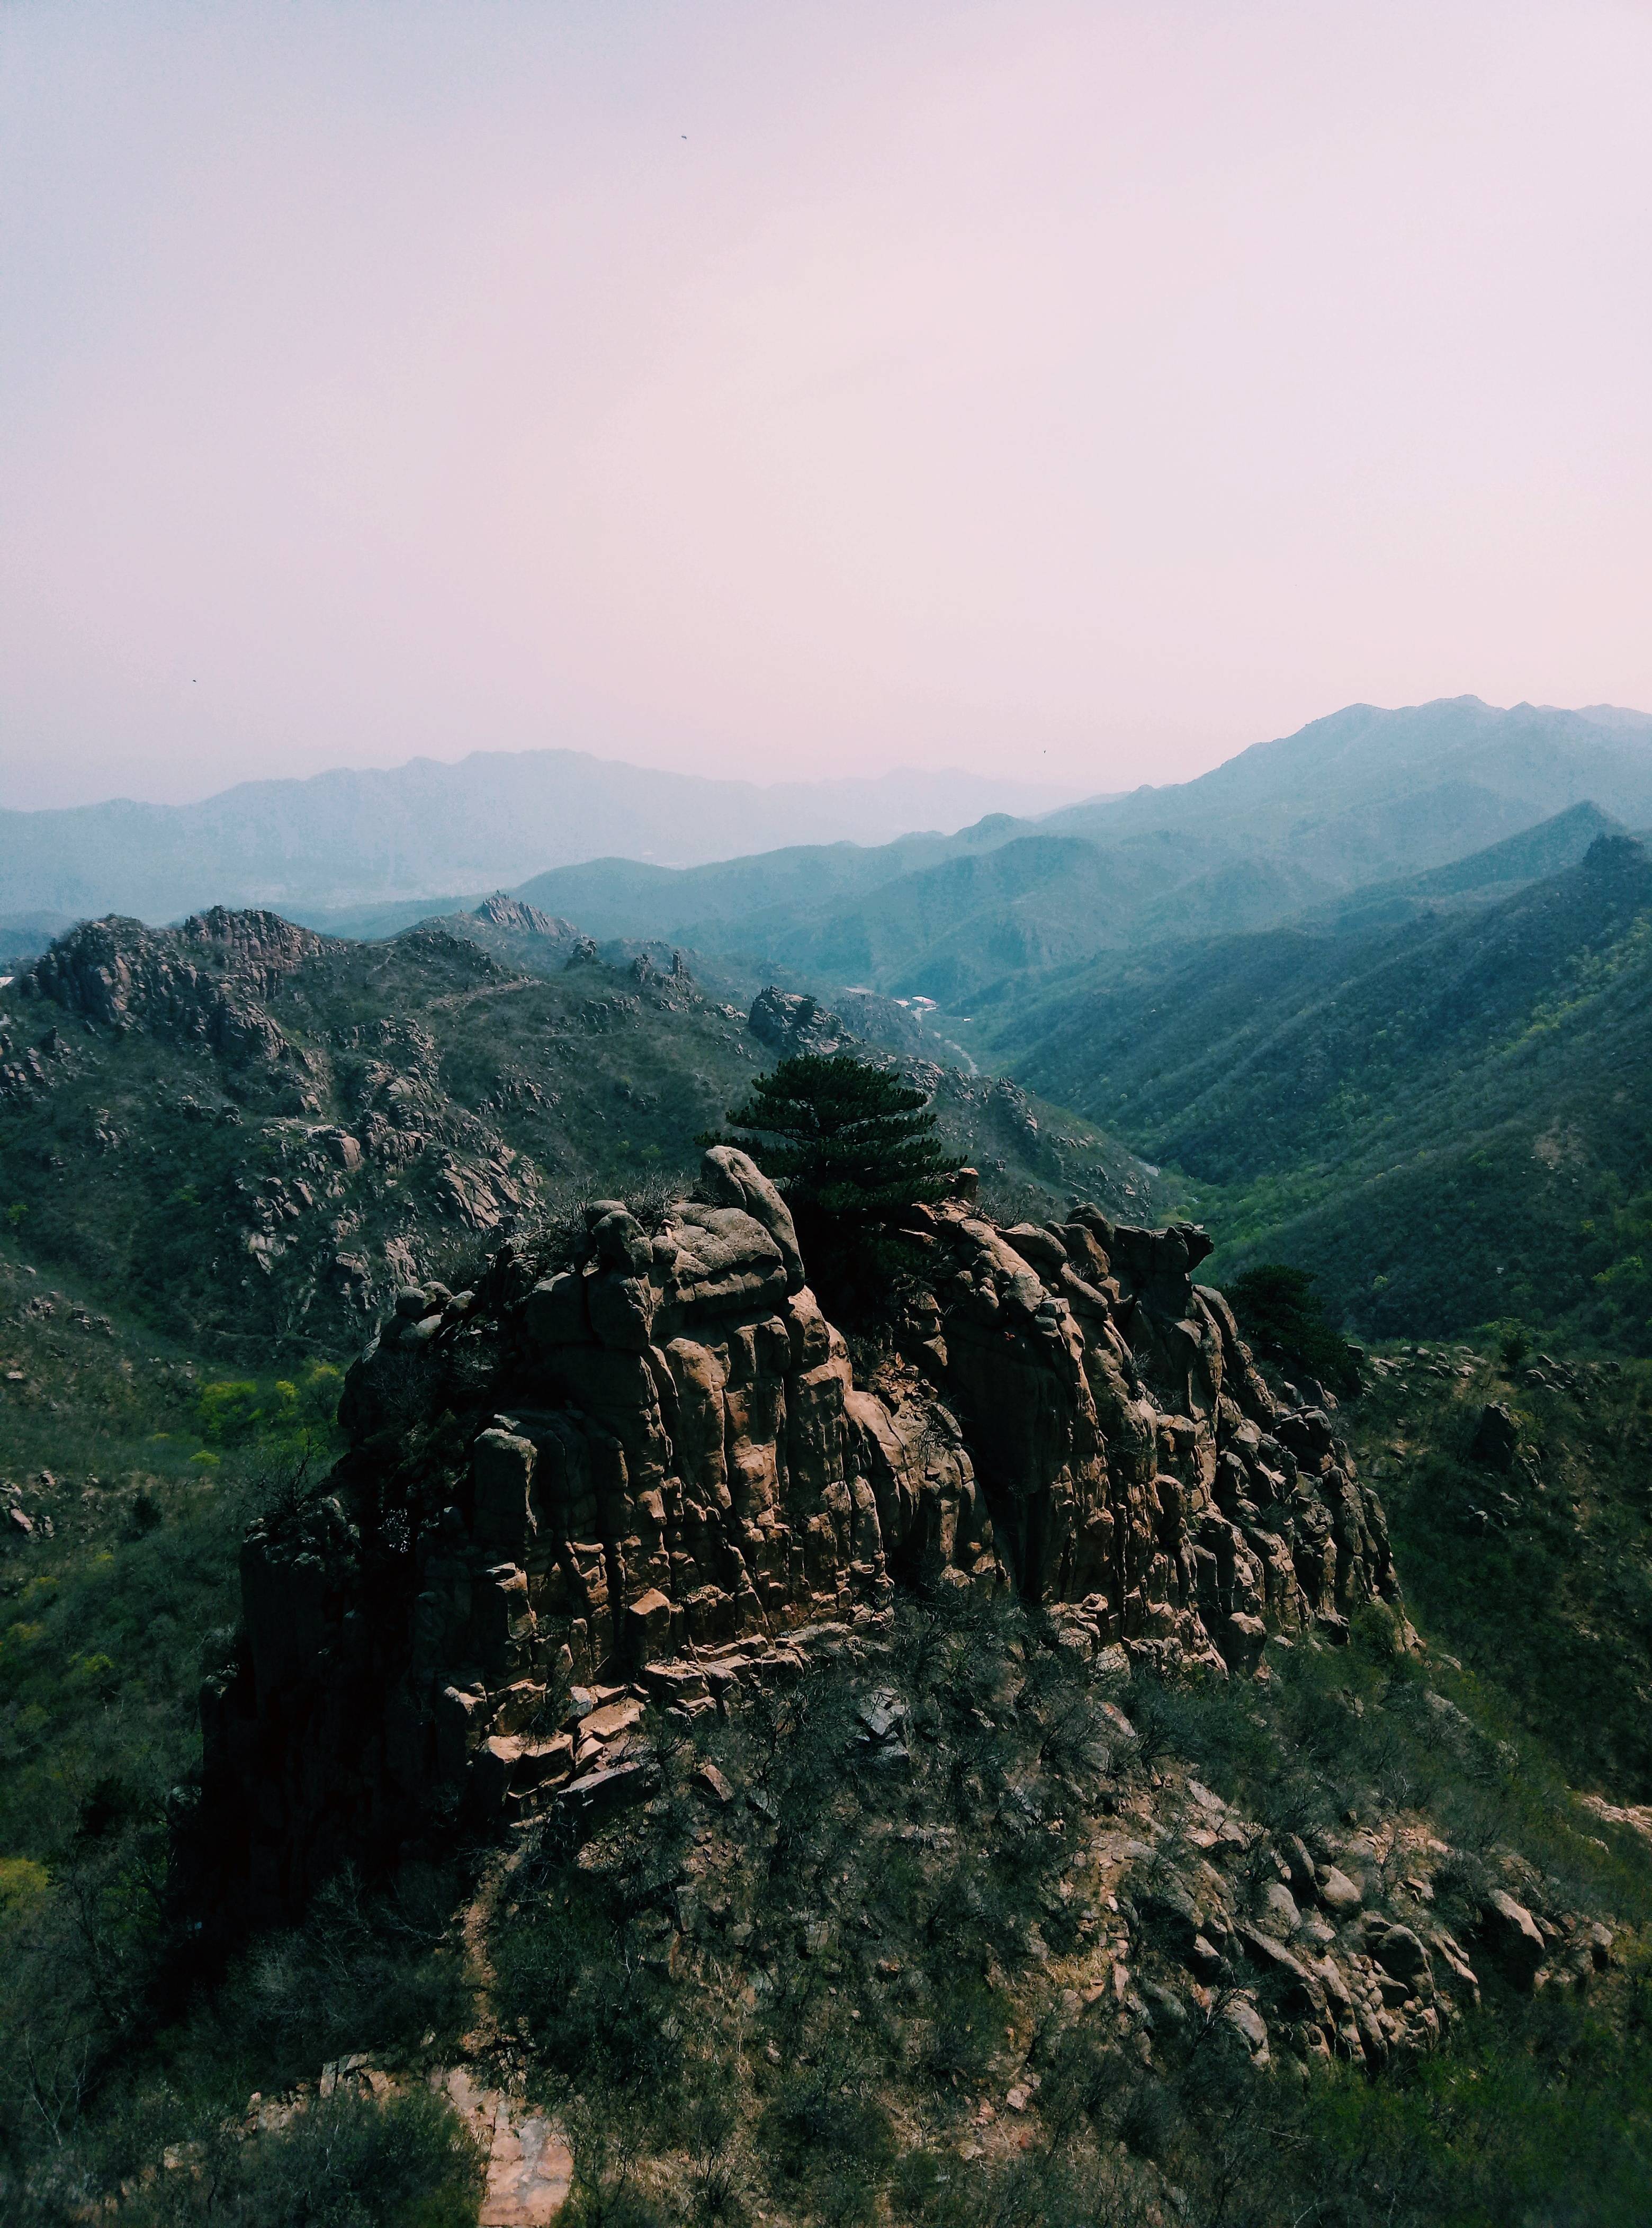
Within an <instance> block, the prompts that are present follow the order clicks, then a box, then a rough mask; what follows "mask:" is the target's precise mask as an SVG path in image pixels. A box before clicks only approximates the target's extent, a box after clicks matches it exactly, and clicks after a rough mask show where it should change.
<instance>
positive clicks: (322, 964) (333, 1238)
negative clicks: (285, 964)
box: [0, 923, 1149, 1444]
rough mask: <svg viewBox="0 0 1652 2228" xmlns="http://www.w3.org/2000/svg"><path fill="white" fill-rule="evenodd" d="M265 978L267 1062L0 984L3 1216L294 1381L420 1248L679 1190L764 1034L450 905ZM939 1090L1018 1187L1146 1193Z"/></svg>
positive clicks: (625, 971)
mask: <svg viewBox="0 0 1652 2228" xmlns="http://www.w3.org/2000/svg"><path fill="white" fill-rule="evenodd" d="M460 925H461V926H463V925H464V924H460ZM472 926H473V927H474V928H475V930H476V932H477V934H478V935H479V934H482V933H483V932H484V931H485V929H486V924H483V923H477V924H472ZM133 933H135V934H139V933H141V932H138V931H136V930H135V929H134V930H133ZM517 941H518V942H519V943H522V942H528V943H531V941H532V939H525V938H518V939H517ZM209 948H210V947H209ZM228 948H229V947H228V946H226V947H225V948H224V949H225V950H227V949H228ZM145 949H146V951H150V955H151V957H159V958H160V959H162V960H165V959H166V958H167V957H169V956H174V957H175V956H176V955H173V954H171V947H170V945H169V944H167V942H166V940H165V939H164V938H156V939H155V940H154V944H153V946H152V947H151V946H146V947H145ZM557 949H558V951H559V952H560V950H561V947H560V946H558V947H557ZM191 951H193V952H194V953H195V957H200V951H199V949H198V947H193V946H192V947H191ZM218 956H219V957H222V956H223V953H222V952H220V953H219V954H218ZM190 964H191V966H193V964H194V960H193V959H191V961H190ZM259 988H260V995H259V999H258V1001H257V1002H256V1004H255V1007H254V1008H253V1010H254V1011H255V1012H256V1013H257V1015H259V1016H261V1017H262V1021H263V1022H266V1023H267V1024H268V1025H269V1026H270V1028H271V1030H272V1037H271V1039H270V1040H269V1042H271V1043H272V1044H273V1045H274V1047H275V1050H274V1052H273V1053H272V1055H271V1056H270V1057H269V1058H267V1059H266V1057H265V1056H264V1053H262V1052H259V1051H257V1050H255V1051H254V1052H253V1053H250V1054H249V1053H247V1048H246V1045H245V1043H244V1042H243V1041H242V1040H241V1039H240V1038H237V1039H234V1040H229V1041H228V1042H227V1045H226V1044H221V1043H218V1042H216V1041H215V1040H213V1039H212V1036H211V1033H210V1032H208V1033H206V1034H195V1033H194V1032H190V1031H184V1030H182V1029H175V1028H174V1027H173V1025H172V1024H171V1023H170V1022H169V1021H167V1020H166V1018H165V1015H164V1013H163V1014H162V1015H161V1016H160V1017H158V1018H157V1020H156V1021H154V1022H153V1024H152V1025H151V1023H150V1020H149V1019H148V1018H147V1017H146V1015H144V1012H143V1010H142V1009H141V1008H140V1010H139V1011H138V1014H137V1015H136V1016H135V1017H134V1018H135V1025H134V1026H132V1027H129V1028H123V1029H121V1030H119V1031H116V1030H113V1029H106V1028H99V1027H97V1026H94V1025H89V1026H86V1027H84V1028H83V1027H81V1026H80V1025H79V1024H78V1023H77V1024H76V1026H75V1027H74V1030H73V1033H71V1032H70V1030H69V1029H68V1028H66V1027H63V1026H61V1024H63V1023H64V1021H65V1016H64V1015H63V1013H62V1011H61V1008H57V1007H55V1006H51V1005H46V1004H43V1003H42V1002H41V1001H38V1000H31V1001H22V1000H19V999H18V998H17V997H16V993H15V991H12V992H7V993H5V994H4V995H3V996H0V1052H3V1050H4V1049H5V1048H6V1047H7V1046H8V1045H10V1046H13V1047H22V1046H23V1045H25V1044H28V1045H31V1046H33V1047H35V1050H36V1053H37V1056H38V1066H39V1069H40V1074H41V1081H40V1082H39V1084H38V1085H37V1086H36V1085H32V1084H31V1085H30V1086H29V1088H28V1089H27V1090H26V1091H22V1092H18V1093H14V1094H13V1095H12V1096H10V1097H9V1098H4V1099H0V1156H3V1162H4V1166H5V1168H6V1172H7V1188H8V1190H9V1191H10V1192H11V1193H12V1194H14V1196H13V1199H12V1202H11V1207H10V1220H11V1223H12V1226H13V1229H14V1231H15V1232H16V1234H17V1235H18V1236H19V1237H21V1236H22V1233H24V1232H26V1233H27V1240H28V1244H29V1249H30V1252H31V1257H32V1258H33V1259H34V1260H35V1262H36V1263H37V1264H40V1265H42V1268H46V1267H48V1266H49V1265H50V1264H59V1266H60V1269H61V1272H62V1273H67V1272H68V1271H69V1270H70V1269H71V1268H72V1269H73V1272H74V1275H75V1277H77V1278H80V1279H84V1280H86V1281H87V1282H88V1283H90V1284H93V1285H94V1286H95V1287H96V1288H97V1289H99V1290H105V1291H109V1292H118V1293H119V1294H120V1295H121V1298H122V1302H123V1304H125V1305H126V1306H129V1307H131V1308H132V1309H135V1310H137V1311H138V1312H139V1313H141V1314H142V1315H143V1316H144V1317H145V1318H146V1319H147V1320H148V1321H149V1322H151V1323H152V1324H154V1325H155V1326H156V1327H157V1329H160V1330H163V1331H164V1332H165V1333H166V1334H167V1335H170V1337H173V1338H176V1339H178V1340H181V1341H182V1342H183V1343H184V1344H185V1345H187V1346H188V1347H189V1349H190V1350H191V1352H192V1353H195V1354H202V1355H210V1356H212V1357H213V1358H214V1360H215V1364H216V1367H215V1375H216V1376H218V1377H221V1378H222V1379H224V1380H226V1381H230V1382H235V1381H240V1380H245V1379H246V1378H247V1376H248V1375H249V1374H250V1373H252V1372H253V1370H254V1369H255V1368H256V1369H261V1368H264V1367H268V1366H269V1365H270V1363H271V1361H272V1360H274V1361H276V1362H277V1363H278V1364H279V1374H280V1375H281V1376H282V1377H283V1378H285V1379H286V1380H288V1381H291V1382H293V1383H296V1384H298V1386H300V1389H301V1391H302V1387H303V1384H304V1378H303V1364H304V1361H305V1360H306V1359H309V1358H317V1359H323V1360H335V1361H336V1360H346V1359H348V1358H349V1356H350V1355H351V1354H354V1352H355V1350H356V1349H357V1348H358V1347H359V1345H360V1344H361V1342H362V1337H363V1335H364V1333H365V1331H366V1329H367V1328H368V1322H370V1320H371V1310H372V1309H374V1308H375V1307H377V1306H381V1305H382V1304H384V1303H385V1302H386V1301H387V1298H388V1296H389V1294H390V1293H391V1292H392V1291H393V1290H394V1289H395V1287H396V1286H398V1285H399V1284H402V1283H405V1282H406V1280H407V1276H408V1275H409V1273H410V1271H412V1270H413V1268H415V1267H416V1268H417V1270H418V1271H419V1273H420V1274H424V1275H432V1274H433V1275H436V1276H439V1277H443V1278H444V1279H445V1280H446V1279H447V1277H448V1276H449V1273H450V1270H451V1268H452V1264H454V1263H455V1262H456V1261H459V1260H462V1259H463V1258H464V1256H466V1255H467V1254H469V1253H473V1252H475V1250H476V1247H477V1243H478V1240H479V1239H482V1238H483V1237H484V1236H485V1235H486V1233H487V1232H490V1231H493V1230H496V1229H497V1228H498V1227H499V1226H501V1225H502V1224H503V1223H505V1222H507V1221H510V1220H534V1219H535V1217H537V1216H540V1215H542V1214H545V1213H555V1212H557V1211H559V1210H560V1209H561V1208H563V1207H567V1206H569V1205H572V1204H573V1203H574V1202H576V1201H577V1200H580V1199H582V1198H588V1197H602V1196H605V1195H612V1194H616V1193H618V1192H620V1191H624V1190H625V1189H627V1188H635V1186H636V1184H637V1177H638V1175H639V1172H646V1173H647V1175H649V1177H650V1179H651V1180H655V1181H658V1182H659V1183H660V1184H661V1185H663V1186H665V1187H668V1188H669V1187H672V1186H675V1187H676V1188H678V1189H679V1190H681V1189H686V1188H688V1185H689V1184H690V1183H691V1182H692V1181H693V1177H694V1175H695V1168H696V1166H697V1162H698V1158H699V1155H698V1151H697V1149H696V1146H695V1139H696V1137H697V1136H699V1135H700V1134H701V1132H702V1131H704V1130H707V1129H708V1127H710V1126H711V1125H713V1124H715V1123H716V1122H717V1121H718V1120H719V1119H720V1114H721V1111H722V1110H723V1109H724V1108H726V1107H727V1106H729V1105H731V1104H734V1103H735V1101H736V1100H737V1098H738V1097H739V1096H740V1093H742V1092H745V1091H746V1090H747V1089H748V1088H749V1086H750V1083H751V1079H752V1069H753V1067H754V1066H755V1065H756V1064H757V1061H758V1060H759V1056H760V1055H761V1053H762V1047H759V1045H758V1043H757V1040H755V1039H754V1038H753V1037H752V1035H751V1033H750V1031H749V1030H748V1029H747V1028H746V1023H745V1020H744V1018H743V1016H742V1015H740V1013H739V1012H738V1011H737V1010H733V1009H731V1008H727V1007H724V1006H721V1005H718V1004H715V1003H714V1002H711V1001H710V1000H709V999H708V998H707V997H705V996H702V995H701V992H700V991H699V990H698V989H695V986H694V984H693V983H692V982H688V981H685V980H684V979H682V978H681V977H678V976H670V975H667V974H663V973H662V972H661V971H660V970H657V969H656V968H655V967H653V966H652V965H651V964H649V965H646V966H644V965H642V964H637V965H636V966H628V967H623V968H621V967H609V966H605V965H604V964H601V963H600V962H599V961H592V960H589V959H581V960H580V962H579V964H577V965H574V966H573V967H572V968H569V967H568V966H567V965H565V964H559V966H558V968H557V970H556V971H555V972H554V974H551V975H548V976H547V975H541V974H537V973H530V972H525V971H522V969H521V967H520V965H515V966H514V967H513V968H511V969H509V970H508V968H507V966H506V965H505V964H502V962H501V961H500V960H498V959H496V958H495V957H491V956H490V954H489V952H487V951H484V950H483V949H482V948H481V947H480V945H479V944H478V943H477V942H475V941H473V940H471V937H470V935H469V933H468V932H467V933H466V934H464V935H459V934H455V933H453V932H451V928H450V927H449V925H443V924H439V925H432V926H426V927H421V928H419V929H417V930H413V931H410V932H408V933H407V934H406V935H404V936H400V937H398V938H395V939H394V941H393V942H391V943H389V944H376V945H361V944H319V943H317V944H316V946H315V948H314V949H311V950H310V951H308V955H307V956H304V957H299V958H298V961H297V964H293V965H292V966H291V968H290V970H289V971H287V972H285V973H281V974H279V975H278V976H276V978H275V979H274V980H273V982H272V983H268V984H261V985H260V986H259ZM242 1034H243V1036H245V1035H247V1034H249V1033H248V1032H246V1031H244V1032H243V1033H242ZM250 1034H252V1036H253V1042H254V1044H255V1047H256V1046H257V1045H259V1044H265V1043H266V1040H265V1039H264V1038H263V1035H262V1029H261V1027H260V1028H259V1029H258V1030H256V1031H253V1032H251V1033H250ZM42 1044H43V1045H44V1046H45V1047H46V1050H45V1051H44V1052H43V1053H40V1052H39V1046H40V1045H42ZM267 1048H268V1047H267V1045H266V1050H267ZM933 1096H934V1098H935V1109H934V1111H935V1112H936V1116H937V1124H938V1126H937V1136H938V1139H939V1140H940V1141H941V1143H943V1144H944V1147H945V1149H946V1151H947V1153H948V1154H949V1155H951V1156H953V1157H955V1158H970V1159H973V1160H974V1161H975V1162H976V1165H977V1166H979V1167H980V1168H982V1169H983V1174H984V1175H987V1176H988V1178H989V1181H992V1182H994V1183H996V1185H997V1186H998V1187H999V1188H1000V1190H1001V1192H1002V1196H1003V1200H1004V1203H1005V1205H1006V1207H1008V1208H1010V1209H1012V1210H1013V1211H1015V1212H1028V1211H1034V1212H1037V1213H1049V1212H1052V1211H1053V1210H1054V1209H1055V1208H1056V1207H1060V1206H1061V1205H1064V1204H1065V1201H1066V1198H1067V1196H1068V1195H1069V1193H1070V1191H1071V1189H1072V1188H1073V1187H1074V1186H1077V1187H1078V1188H1079V1189H1081V1190H1082V1191H1083V1192H1084V1194H1085V1195H1086V1196H1092V1197H1096V1198H1098V1199H1099V1200H1102V1201H1104V1202H1111V1204H1112V1205H1113V1206H1115V1207H1118V1206H1120V1205H1121V1204H1124V1203H1125V1202H1126V1201H1127V1200H1129V1198H1130V1196H1131V1195H1132V1194H1134V1196H1135V1197H1136V1198H1137V1200H1138V1202H1139V1207H1138V1213H1146V1212H1148V1211H1149V1196H1148V1194H1149V1184H1148V1180H1147V1179H1146V1177H1145V1175H1143V1172H1142V1170H1141V1168H1140V1166H1139V1164H1138V1163H1137V1162H1134V1161H1133V1160H1132V1159H1131V1158H1130V1156H1128V1155H1125V1154H1123V1153H1120V1152H1118V1151H1117V1150H1116V1149H1114V1148H1113V1147H1112V1146H1111V1144H1110V1143H1109V1141H1108V1140H1106V1139H1105V1137H1102V1136H1098V1135H1097V1134H1096V1133H1095V1131H1094V1130H1092V1129H1091V1128H1090V1126H1089V1125H1088V1124H1082V1123H1077V1122H1074V1123H1069V1124H1066V1126H1065V1127H1062V1126H1061V1125H1058V1124H1052V1123H1050V1122H1049V1121H1048V1120H1047V1119H1043V1120H1041V1118H1040V1116H1041V1114H1042V1113H1043V1112H1044V1111H1045V1110H1039V1111H1037V1112H1035V1111H1034V1108H1033V1107H1032V1106H1030V1105H1029V1104H1028V1101H1027V1100H1026V1098H1025V1097H1024V1096H1023V1095H1021V1094H1018V1093H1008V1092H1005V1090H1004V1089H1003V1088H1002V1086H1000V1085H996V1084H989V1083H986V1082H978V1083H970V1082H967V1081H966V1080H965V1079H964V1078H963V1077H961V1076H958V1075H956V1074H948V1075H947V1076H944V1077H939V1076H938V1077H937V1079H936V1088H935V1090H934V1092H933ZM1058 1138H1059V1142H1058ZM346 1140H348V1141H349V1142H348V1143H347V1142H345V1141H346ZM215 1444H216V1443H215Z"/></svg>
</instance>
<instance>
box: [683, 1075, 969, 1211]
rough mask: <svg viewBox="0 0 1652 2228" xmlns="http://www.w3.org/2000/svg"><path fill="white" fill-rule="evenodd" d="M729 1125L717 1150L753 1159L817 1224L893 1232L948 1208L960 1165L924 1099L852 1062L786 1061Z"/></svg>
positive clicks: (757, 1086) (757, 1085)
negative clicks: (734, 1148)
mask: <svg viewBox="0 0 1652 2228" xmlns="http://www.w3.org/2000/svg"><path fill="white" fill-rule="evenodd" d="M728 1118H729V1120H730V1122H732V1123H733V1124H734V1125H735V1129H736V1131H737V1133H738V1134H735V1135H733V1136H728V1137H726V1138H723V1139H722V1140H720V1142H721V1143H727V1144H734V1145H738V1146H739V1147H740V1149H741V1150H742V1151H743V1152H746V1153H749V1154H750V1155H751V1156H752V1159H753V1160H754V1161H755V1162H757V1164H758V1166H759V1168H761V1169H762V1170H763V1173H764V1174H765V1175H767V1176H772V1178H773V1179H774V1181H775V1182H776V1183H777V1184H778V1186H779V1188H780V1189H781V1191H782V1192H783V1193H784V1194H785V1197H786V1200H787V1202H788V1204H789V1205H790V1206H791V1210H792V1213H794V1214H797V1213H799V1212H801V1213H803V1214H804V1216H806V1217H808V1218H809V1219H810V1220H814V1219H816V1217H822V1216H823V1217H827V1218H829V1219H831V1220H839V1221H852V1222H858V1223H861V1224H864V1225H868V1226H870V1225H876V1224H881V1225H888V1224H890V1223H893V1221H894V1220H897V1218H898V1217H899V1216H900V1213H901V1212H902V1211H903V1210H904V1209H905V1208H906V1207H911V1206H913V1205H914V1204H917V1203H919V1202H925V1201H930V1200H938V1199H944V1197H945V1195H946V1193H947V1190H948V1188H949V1186H950V1185H951V1180H952V1178H953V1176H954V1175H955V1174H956V1173H957V1168H958V1167H959V1165H960V1163H959V1162H957V1161H956V1160H954V1159H952V1158H951V1157H950V1156H948V1155H947V1154H946V1153H945V1152H944V1151H943V1149H941V1147H940V1146H939V1145H938V1144H937V1143H935V1137H934V1130H935V1116H934V1114H933V1112H932V1111H931V1109H930V1104H929V1101H928V1099H927V1098H926V1097H925V1094H924V1093H923V1092H921V1091H915V1090H914V1089H913V1088H912V1085H910V1084H906V1083H902V1082H901V1081H900V1079H899V1078H898V1077H897V1076H893V1075H891V1074H889V1073H888V1072H887V1071H886V1070H884V1069H883V1068H880V1067H874V1066H871V1064H870V1063H869V1062H868V1061H867V1060H855V1059H854V1058H853V1057H851V1055H850V1054H848V1053H835V1054H833V1056H832V1057H831V1058H830V1059H823V1058H821V1057H820V1056H819V1055H818V1054H817V1053H800V1054H798V1055H797V1056H796V1057H795V1058H793V1059H791V1060H782V1061H781V1062H780V1064H779V1066H778V1067H777V1068H775V1069H774V1071H773V1072H772V1074H769V1075H760V1076H759V1077H758V1078H757V1079H756V1081H755V1082H754V1083H753V1085H752V1095H751V1097H750V1098H748V1099H747V1100H746V1104H745V1105H743V1106H737V1107H733V1108H731V1109H730V1111H729V1116H728Z"/></svg>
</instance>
